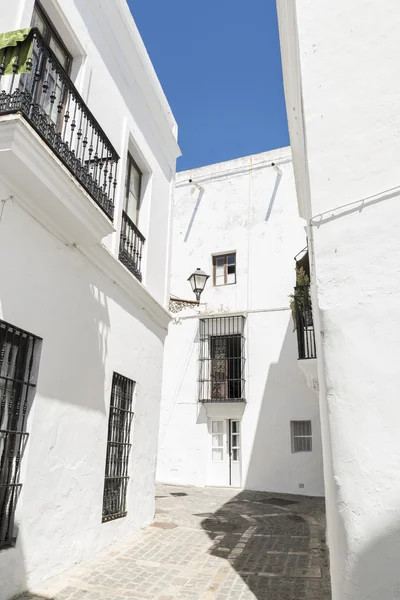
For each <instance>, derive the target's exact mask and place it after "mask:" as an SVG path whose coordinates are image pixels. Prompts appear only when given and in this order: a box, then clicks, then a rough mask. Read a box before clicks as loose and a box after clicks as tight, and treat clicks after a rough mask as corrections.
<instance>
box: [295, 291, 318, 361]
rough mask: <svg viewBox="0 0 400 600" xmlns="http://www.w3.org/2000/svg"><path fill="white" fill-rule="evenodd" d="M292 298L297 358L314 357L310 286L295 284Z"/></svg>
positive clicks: (315, 353)
mask: <svg viewBox="0 0 400 600" xmlns="http://www.w3.org/2000/svg"><path fill="white" fill-rule="evenodd" d="M293 298H294V310H295V312H294V314H295V318H296V331H297V347H298V351H299V360H304V359H308V358H316V357H317V350H316V344H315V330H314V319H313V312H312V305H311V293H310V286H309V285H298V286H296V287H295V288H294V294H293Z"/></svg>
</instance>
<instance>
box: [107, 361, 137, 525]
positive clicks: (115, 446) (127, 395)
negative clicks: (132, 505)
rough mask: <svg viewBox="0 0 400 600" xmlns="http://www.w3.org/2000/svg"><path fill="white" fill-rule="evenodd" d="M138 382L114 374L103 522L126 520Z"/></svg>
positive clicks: (109, 419)
mask: <svg viewBox="0 0 400 600" xmlns="http://www.w3.org/2000/svg"><path fill="white" fill-rule="evenodd" d="M134 389H135V382H134V381H132V380H131V379H128V378H127V377H123V376H122V375H119V374H118V373H114V375H113V380H112V389H111V400H110V415H109V418H108V438H107V456H106V468H105V478H104V495H103V517H102V521H103V523H105V522H106V521H111V520H113V519H119V518H121V517H125V516H126V514H127V511H126V496H127V489H128V482H129V475H128V472H129V471H128V467H129V454H130V450H131V445H132V444H131V427H132V420H133V411H132V404H133V392H134Z"/></svg>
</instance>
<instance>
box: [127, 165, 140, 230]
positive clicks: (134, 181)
mask: <svg viewBox="0 0 400 600" xmlns="http://www.w3.org/2000/svg"><path fill="white" fill-rule="evenodd" d="M141 188H142V173H141V171H140V169H139V167H138V166H137V164H136V163H135V161H134V160H133V158H132V156H131V155H130V154H128V161H127V166H126V176H125V206H124V211H125V213H126V214H127V215H128V217H129V218H130V220H131V221H132V223H133V224H134V225H136V226H138V225H139V211H140V194H141Z"/></svg>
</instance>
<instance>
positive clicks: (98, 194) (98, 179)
mask: <svg viewBox="0 0 400 600" xmlns="http://www.w3.org/2000/svg"><path fill="white" fill-rule="evenodd" d="M29 35H30V36H31V40H32V51H31V57H30V58H29V60H28V62H27V68H26V69H25V70H26V72H24V73H22V74H19V49H20V47H21V45H22V43H20V44H18V46H17V52H16V59H15V60H14V62H13V65H12V71H13V72H12V73H11V74H8V75H5V74H4V73H5V60H6V52H5V51H3V53H2V51H1V50H0V61H1V62H0V85H1V88H0V89H2V91H1V93H0V115H1V114H8V113H16V112H19V113H21V114H22V115H23V116H24V117H25V118H26V119H27V121H28V122H29V123H30V124H31V125H32V127H34V129H35V130H36V131H37V132H38V133H39V135H40V136H41V137H42V138H43V139H44V140H45V142H46V143H47V144H48V145H49V146H50V148H51V149H52V150H53V152H54V153H55V154H56V155H57V156H58V158H59V159H60V160H61V161H62V162H63V163H64V165H65V166H66V167H67V168H68V169H69V170H70V172H71V173H72V174H73V175H74V177H75V178H76V179H77V180H78V182H79V183H80V184H81V185H82V186H83V187H84V188H85V190H86V191H87V192H88V194H90V196H91V197H92V198H93V200H94V201H95V202H96V203H97V204H98V205H99V206H100V208H101V209H102V210H103V211H104V212H105V213H106V215H107V216H108V217H109V218H110V219H111V220H112V219H113V215H114V195H115V187H116V184H117V163H118V159H119V157H118V154H117V153H116V151H115V150H114V148H113V146H112V145H111V142H110V141H109V140H108V138H107V136H106V135H105V133H104V131H103V130H102V128H101V127H100V125H99V124H98V122H97V121H96V119H95V118H94V116H93V115H92V113H91V112H90V110H89V109H88V107H87V106H86V104H85V102H84V101H83V99H82V97H81V96H80V94H79V92H78V91H77V89H76V88H75V86H74V84H73V83H72V81H71V80H70V78H69V76H68V74H67V73H66V71H65V70H64V68H63V67H62V66H61V64H60V62H59V61H58V59H57V57H56V55H55V54H54V52H53V51H52V50H51V49H50V47H49V46H48V45H47V44H46V42H45V41H44V39H43V38H42V36H41V34H40V32H39V30H37V29H32V30H31V32H30V34H29ZM1 53H2V54H1Z"/></svg>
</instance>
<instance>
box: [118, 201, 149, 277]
mask: <svg viewBox="0 0 400 600" xmlns="http://www.w3.org/2000/svg"><path fill="white" fill-rule="evenodd" d="M145 241H146V240H145V237H144V236H143V235H142V234H141V233H140V231H139V229H138V228H137V227H136V225H135V224H134V222H133V221H132V220H131V219H130V218H129V217H128V215H127V214H126V212H125V211H122V222H121V237H120V244H119V260H120V261H121V262H122V264H124V265H125V267H126V268H127V269H129V271H130V272H131V273H133V275H134V276H135V277H136V278H137V279H138V280H139V281H142V255H143V244H144V243H145Z"/></svg>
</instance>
